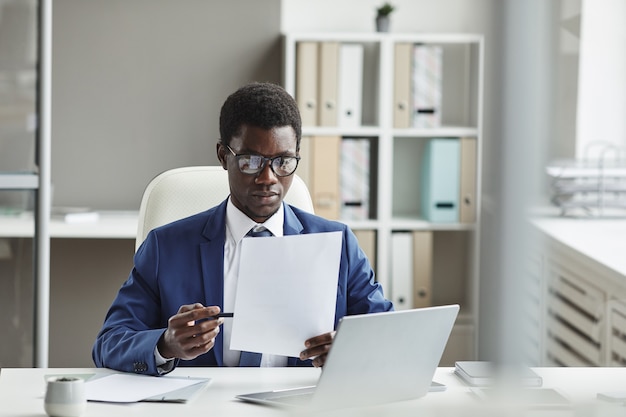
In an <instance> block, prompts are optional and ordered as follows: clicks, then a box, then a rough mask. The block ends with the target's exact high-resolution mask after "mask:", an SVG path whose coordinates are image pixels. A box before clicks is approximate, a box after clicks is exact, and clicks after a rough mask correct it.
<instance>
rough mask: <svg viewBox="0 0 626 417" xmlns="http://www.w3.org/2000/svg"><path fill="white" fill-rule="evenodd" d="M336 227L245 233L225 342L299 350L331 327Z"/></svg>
mask: <svg viewBox="0 0 626 417" xmlns="http://www.w3.org/2000/svg"><path fill="white" fill-rule="evenodd" d="M341 239H342V233H341V232H329V233H312V234H306V235H294V236H284V237H272V238H248V239H244V240H243V243H242V247H241V259H240V263H239V280H238V283H237V296H236V299H235V310H234V312H235V317H234V319H233V329H232V335H231V341H230V346H231V349H234V350H246V351H249V352H260V353H268V354H274V355H284V356H299V355H300V352H301V351H302V350H304V341H305V340H306V339H308V338H310V337H313V336H317V335H320V334H322V333H326V332H330V331H332V330H333V328H334V320H335V304H336V302H337V279H338V276H339V262H340V260H341Z"/></svg>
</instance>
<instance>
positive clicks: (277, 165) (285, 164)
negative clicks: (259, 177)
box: [225, 145, 300, 177]
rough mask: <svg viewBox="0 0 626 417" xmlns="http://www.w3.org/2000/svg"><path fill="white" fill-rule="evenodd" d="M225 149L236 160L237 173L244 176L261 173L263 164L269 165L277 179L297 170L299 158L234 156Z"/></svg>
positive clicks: (228, 147) (234, 154)
mask: <svg viewBox="0 0 626 417" xmlns="http://www.w3.org/2000/svg"><path fill="white" fill-rule="evenodd" d="M225 146H226V148H227V149H228V150H229V151H230V153H232V154H233V156H234V157H235V159H237V166H238V167H239V171H241V172H242V173H244V174H249V175H254V174H258V173H259V172H261V171H263V169H264V168H265V164H267V162H269V163H270V168H271V169H272V172H273V173H274V174H275V175H276V176H277V177H288V176H290V175H291V174H293V173H294V172H296V168H298V162H300V157H299V156H275V157H273V158H267V157H265V156H261V155H249V154H236V153H235V151H233V150H232V149H231V148H230V146H228V145H225Z"/></svg>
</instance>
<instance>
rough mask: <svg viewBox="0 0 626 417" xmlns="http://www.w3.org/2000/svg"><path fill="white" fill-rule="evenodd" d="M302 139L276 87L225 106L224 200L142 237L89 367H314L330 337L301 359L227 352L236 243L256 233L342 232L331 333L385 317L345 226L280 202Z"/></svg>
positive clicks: (237, 95) (315, 342)
mask: <svg viewBox="0 0 626 417" xmlns="http://www.w3.org/2000/svg"><path fill="white" fill-rule="evenodd" d="M301 136H302V129H301V120H300V114H299V111H298V107H297V104H296V102H295V100H294V99H293V98H292V97H291V96H290V95H289V94H288V93H287V92H286V91H285V90H283V89H282V88H281V87H279V86H277V85H274V84H271V83H251V84H247V85H245V86H243V87H242V88H240V89H238V90H237V91H236V92H234V93H233V94H231V95H230V96H229V97H228V98H227V99H226V101H225V102H224V104H223V106H222V109H221V113H220V139H219V141H218V143H217V146H216V148H217V157H218V159H219V161H220V164H221V165H222V167H223V168H224V169H225V170H227V171H228V181H229V187H230V196H229V197H228V198H227V199H226V200H224V201H223V202H222V203H221V204H219V205H218V206H216V207H213V208H210V209H208V210H207V211H205V212H202V213H200V214H197V215H194V216H191V217H188V218H185V219H182V220H179V221H176V222H173V223H170V224H168V225H165V226H162V227H159V228H156V229H154V230H153V231H151V232H150V233H149V234H148V236H147V237H146V240H145V241H144V243H143V244H142V245H141V247H140V248H139V249H138V250H137V253H136V254H135V257H134V267H133V269H132V271H131V273H130V276H129V278H128V280H127V281H126V282H125V283H124V284H123V285H122V287H121V288H120V290H119V292H118V294H117V296H116V298H115V300H114V301H113V304H112V306H111V307H110V309H109V311H108V313H107V316H106V319H105V321H104V325H103V327H102V329H101V330H100V332H99V334H98V336H97V338H96V342H95V344H94V347H93V351H92V355H93V359H94V362H95V364H96V365H97V366H99V367H108V368H113V369H117V370H120V371H125V372H136V373H141V374H149V375H161V374H165V373H167V372H169V371H171V370H172V369H174V368H175V367H176V366H311V365H313V366H323V365H324V361H325V360H326V355H327V353H328V351H329V349H330V346H331V344H332V341H333V336H334V332H329V333H325V334H322V335H319V336H316V337H313V338H310V339H308V340H306V341H304V340H303V350H302V352H301V354H300V357H281V356H274V355H265V354H264V355H262V357H260V358H259V357H258V356H255V355H251V354H250V353H249V352H239V351H235V350H232V349H230V330H231V327H232V320H233V319H232V318H223V317H218V314H219V313H220V312H221V311H222V309H223V311H232V308H233V306H234V303H235V290H236V287H237V285H236V283H237V276H238V270H239V256H240V251H241V242H242V240H243V239H244V238H249V236H251V235H252V236H253V235H255V234H259V233H260V234H264V235H270V234H271V235H273V236H286V235H296V234H307V233H320V232H330V231H340V232H342V234H343V237H342V249H341V260H340V266H339V274H338V276H337V302H336V305H335V326H336V325H337V323H338V321H339V319H340V318H341V317H343V316H345V315H350V314H363V313H372V312H380V311H389V310H392V309H393V306H392V303H391V302H390V301H388V300H387V299H385V298H384V296H383V292H382V289H381V287H380V285H379V284H378V283H377V282H375V279H374V273H373V271H372V268H371V266H370V263H369V261H368V259H367V257H366V256H365V254H364V252H363V251H362V250H361V249H360V247H359V245H358V242H357V240H356V237H355V236H354V234H353V233H352V232H351V231H350V229H349V228H348V227H347V226H345V225H344V224H342V223H339V222H333V221H329V220H326V219H323V218H321V217H318V216H315V215H312V214H309V213H306V212H304V211H302V210H299V209H298V208H296V207H292V206H290V205H288V204H286V203H284V202H283V198H284V197H285V195H286V194H287V191H288V190H289V187H290V185H291V182H292V180H293V174H294V172H295V171H296V168H297V167H298V162H299V160H300V155H299V151H300V139H301ZM277 267H280V266H277ZM294 274H297V271H294ZM267 285H268V286H271V285H272V283H271V282H268V283H267ZM285 313H286V314H289V312H285ZM373 333H375V330H374V329H373ZM251 356H252V358H251Z"/></svg>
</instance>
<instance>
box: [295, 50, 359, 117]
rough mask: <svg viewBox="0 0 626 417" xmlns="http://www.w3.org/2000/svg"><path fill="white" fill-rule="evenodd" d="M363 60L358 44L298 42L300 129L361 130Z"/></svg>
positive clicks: (297, 97) (297, 70)
mask: <svg viewBox="0 0 626 417" xmlns="http://www.w3.org/2000/svg"><path fill="white" fill-rule="evenodd" d="M363 59H364V48H363V45H361V44H351V43H341V42H331V41H328V42H309V41H303V42H297V44H296V101H297V102H298V107H299V108H300V113H301V116H302V125H303V126H335V127H337V126H341V127H358V126H361V122H362V117H361V114H362V97H363V93H362V90H363Z"/></svg>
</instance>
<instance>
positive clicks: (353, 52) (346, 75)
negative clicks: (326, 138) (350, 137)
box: [338, 44, 363, 127]
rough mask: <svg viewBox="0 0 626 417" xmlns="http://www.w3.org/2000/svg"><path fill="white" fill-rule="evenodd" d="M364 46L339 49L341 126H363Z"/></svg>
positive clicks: (343, 45) (344, 45)
mask: <svg viewBox="0 0 626 417" xmlns="http://www.w3.org/2000/svg"><path fill="white" fill-rule="evenodd" d="M362 89H363V45H357V44H342V45H341V46H340V47H339V94H338V96H339V97H338V102H339V126H341V127H358V126H361V112H362V104H363V103H362V101H363V99H362V98H363V91H362Z"/></svg>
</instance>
